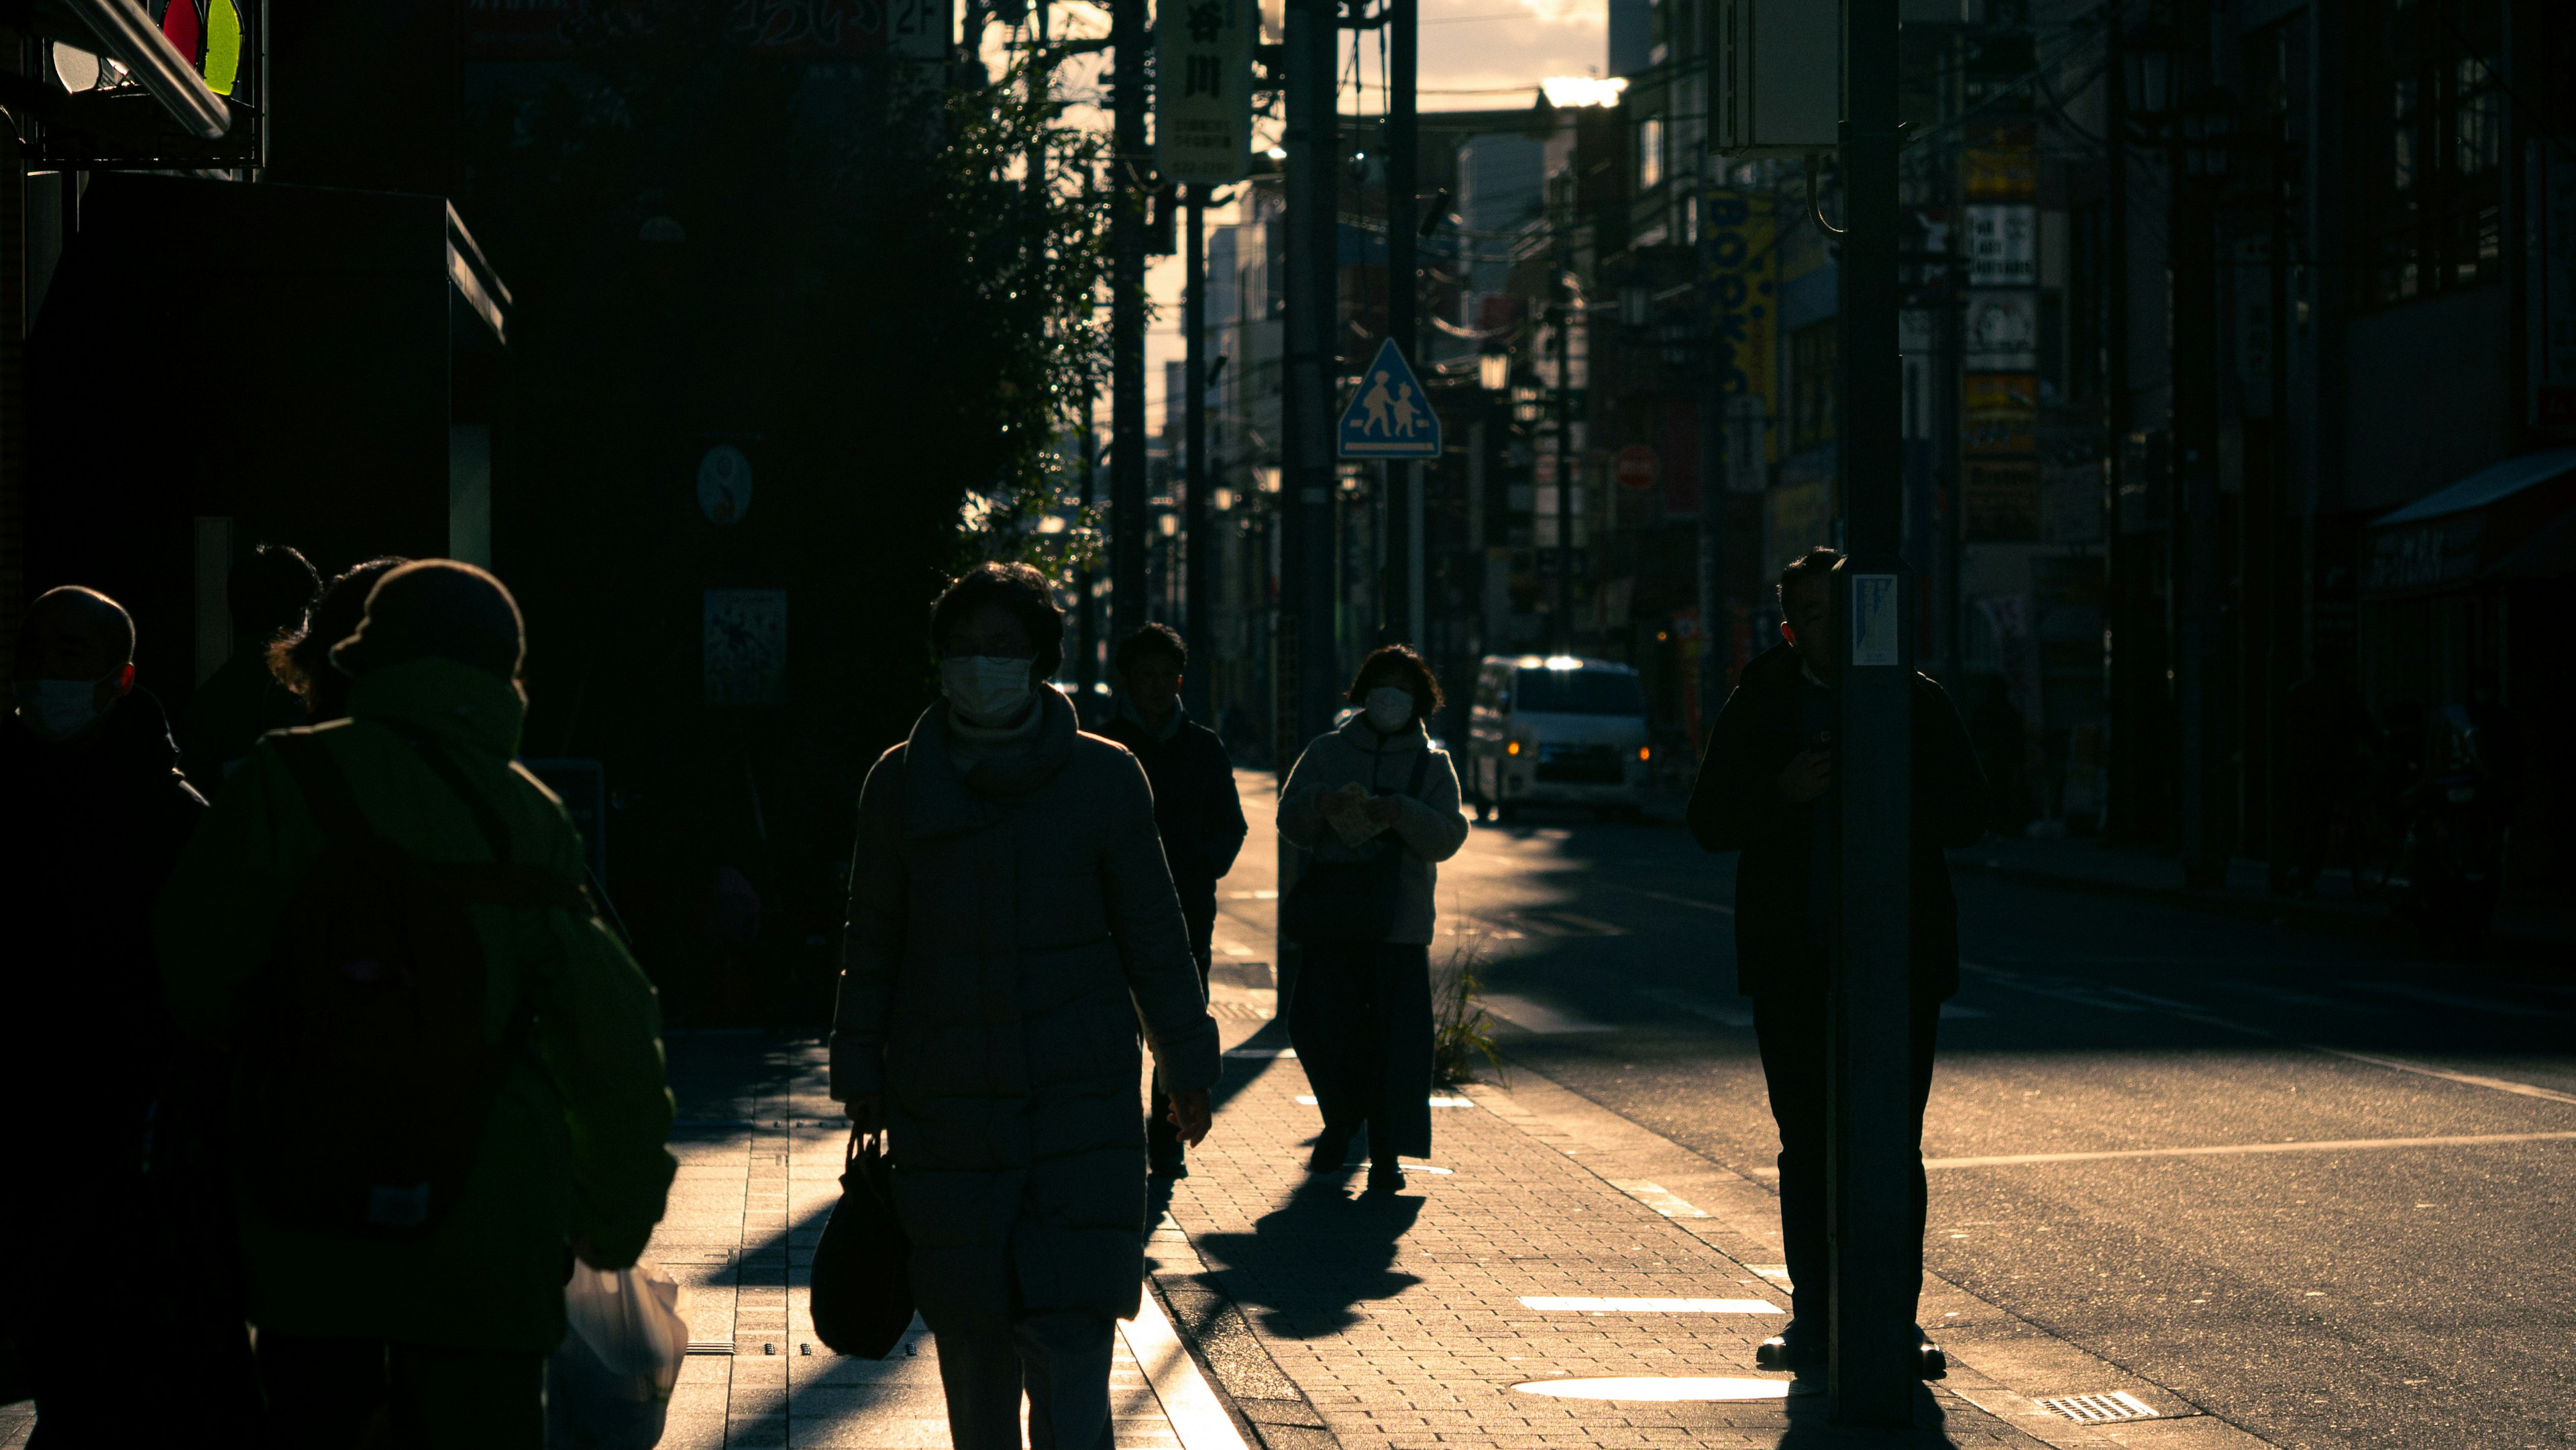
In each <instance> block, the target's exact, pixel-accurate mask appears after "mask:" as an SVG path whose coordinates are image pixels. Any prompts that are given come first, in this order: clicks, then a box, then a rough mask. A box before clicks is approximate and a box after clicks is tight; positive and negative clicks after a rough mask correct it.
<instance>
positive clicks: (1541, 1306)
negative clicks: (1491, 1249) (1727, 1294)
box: [1521, 1294, 1780, 1314]
mask: <svg viewBox="0 0 2576 1450" xmlns="http://www.w3.org/2000/svg"><path fill="white" fill-rule="evenodd" d="M1521 1307H1522V1308H1525V1309H1536V1310H1538V1311H1539V1312H1541V1313H1543V1314H1777V1313H1779V1312H1780V1306H1779V1305H1777V1304H1774V1303H1772V1302H1771V1301H1770V1300H1768V1299H1558V1298H1549V1297H1544V1296H1534V1295H1528V1294H1524V1295H1522V1296H1521Z"/></svg>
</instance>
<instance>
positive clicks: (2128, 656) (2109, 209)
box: [2102, 0, 2145, 840]
mask: <svg viewBox="0 0 2576 1450" xmlns="http://www.w3.org/2000/svg"><path fill="white" fill-rule="evenodd" d="M2122 9H2123V5H2122V0H2106V3H2105V4H2104V5H2103V7H2102V24H2103V26H2104V31H2103V34H2104V36H2105V55H2106V59H2105V61H2104V66H2103V76H2104V85H2105V87H2106V89H2105V90H2104V92H2103V96H2104V102H2103V132H2104V135H2105V136H2106V137H2107V138H2108V141H2109V144H2108V146H2107V147H2106V148H2105V149H2106V150H2107V151H2108V152H2109V155H2108V156H2107V158H2106V160H2107V161H2108V163H2109V165H2108V168H2107V169H2106V171H2105V172H2104V176H2103V193H2102V272H2103V278H2102V286H2103V294H2102V301H2103V309H2102V311H2103V315H2102V432H2103V446H2104V451H2105V454H2106V457H2105V459H2104V461H2103V474H2102V559H2103V571H2104V573H2105V574H2106V575H2107V576H2108V577H2107V578H2106V579H2105V580H2104V584H2105V586H2106V587H2105V588H2104V590H2103V594H2104V597H2105V599H2106V600H2107V601H2108V606H2109V612H2110V620H2109V623H2110V627H2111V628H2110V656H2111V657H2110V660H2109V661H2108V663H2107V665H2106V668H2105V676H2106V678H2105V680H2104V689H2105V690H2106V692H2107V693H2108V694H2109V695H2110V708H2111V739H2110V751H2109V756H2110V759H2109V761H2108V765H2109V775H2110V781H2109V784H2110V792H2109V800H2108V806H2109V810H2108V817H2109V819H2108V821H2107V833H2108V834H2109V835H2111V836H2113V837H2115V838H2120V839H2128V840H2134V839H2136V838H2137V836H2138V833H2139V832H2138V822H2139V820H2140V815H2141V813H2140V810H2139V800H2138V792H2139V789H2140V782H2139V771H2138V760H2139V744H2140V740H2139V736H2140V733H2141V727H2142V725H2143V723H2144V720H2145V716H2144V713H2143V712H2142V711H2141V710H2140V709H2139V708H2138V703H2139V701H2138V690H2139V670H2140V669H2141V668H2142V666H2143V665H2144V663H2145V661H2144V660H2143V659H2142V658H2141V650H2140V646H2141V644H2142V643H2143V641H2142V640H2141V639H2140V637H2139V636H2140V635H2141V634H2142V633H2143V632H2144V631H2143V630H2142V628H2141V623H2142V621H2140V619H2139V618H2138V610H2137V607H2136V604H2135V601H2134V599H2133V590H2134V586H2133V584H2132V582H2131V576H2133V575H2134V574H2136V573H2137V569H2138V560H2137V546H2136V545H2134V544H2132V543H2130V542H2128V541H2127V540H2126V539H2125V538H2123V537H2122V535H2121V531H2120V516H2121V512H2122V509H2121V504H2120V494H2121V489H2122V488H2123V486H2124V485H2125V484H2127V483H2128V482H2129V480H2128V478H2127V474H2126V454H2127V452H2128V441H2129V426H2130V425H2129V148H2128V132H2129V109H2128V87H2129V82H2128V70H2127V60H2126V58H2125V56H2124V55H2123V54H2122V52H2123V50H2124V49H2125V47H2126V37H2125V35H2124V34H2123V30H2124V22H2123V20H2122V18H2121V11H2122Z"/></svg>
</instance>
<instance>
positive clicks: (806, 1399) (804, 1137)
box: [645, 1033, 1197, 1450]
mask: <svg viewBox="0 0 2576 1450" xmlns="http://www.w3.org/2000/svg"><path fill="white" fill-rule="evenodd" d="M670 1049H671V1053H670V1056H671V1077H672V1086H673V1090H674V1092H675V1093H676V1094H677V1095H678V1097H679V1100H680V1105H681V1115H680V1120H679V1125H678V1127H677V1129H676V1130H675V1131H674V1133H673V1134H672V1144H671V1149H672V1153H673V1154H674V1156H676V1157H677V1158H678V1159H679V1160H680V1172H679V1177H678V1180H677V1181H676V1182H674V1183H673V1184H672V1188H671V1202H670V1209H669V1212H668V1213H667V1214H666V1215H665V1216H664V1218H663V1220H662V1224H661V1227H659V1228H658V1229H656V1230H655V1231H654V1234H653V1242H652V1246H651V1247H650V1248H648V1249H647V1250H646V1251H645V1257H646V1258H647V1259H648V1260H650V1261H652V1262H655V1263H659V1264H661V1265H663V1266H664V1267H665V1268H667V1269H668V1270H669V1271H670V1273H671V1275H672V1277H673V1278H675V1279H678V1280H679V1281H680V1290H681V1293H680V1313H681V1316H682V1317H683V1318H685V1319H686V1320H688V1322H689V1337H690V1340H691V1342H692V1345H693V1347H694V1348H696V1349H698V1350H699V1351H700V1352H693V1353H692V1354H691V1355H690V1356H689V1362H688V1367H687V1369H686V1370H685V1371H684V1372H683V1373H682V1375H681V1377H680V1384H679V1388H678V1389H677V1390H676V1391H674V1392H673V1394H672V1396H671V1412H670V1420H669V1424H668V1428H667V1429H666V1430H665V1431H664V1433H663V1436H662V1444H663V1445H664V1446H665V1447H669V1450H717V1447H732V1446H786V1447H804V1446H831V1447H885V1450H938V1447H944V1446H946V1445H947V1444H948V1416H947V1410H946V1407H945V1405H944V1404H943V1402H942V1400H941V1397H940V1389H939V1362H938V1350H937V1348H936V1346H935V1345H933V1343H932V1342H931V1337H930V1335H929V1333H928V1331H926V1330H925V1329H923V1328H922V1326H921V1323H920V1321H919V1320H915V1321H914V1322H913V1329H912V1333H911V1334H910V1335H909V1336H907V1337H906V1339H905V1341H904V1344H903V1346H902V1348H901V1349H899V1350H898V1351H897V1352H896V1353H895V1354H894V1355H892V1356H891V1357H889V1358H887V1359H885V1360H863V1359H845V1358H842V1357H841V1356H839V1355H836V1354H834V1353H832V1352H831V1351H830V1350H829V1349H827V1348H825V1347H824V1346H823V1344H822V1342H821V1341H820V1340H818V1339H817V1338H816V1337H815V1334H814V1321H813V1318H812V1314H811V1308H810V1303H809V1297H808V1295H809V1286H810V1282H811V1281H810V1278H809V1275H810V1272H811V1270H812V1267H813V1260H814V1245H815V1242H816V1241H817V1240H818V1239H819V1238H820V1237H821V1236H822V1230H823V1223H824V1220H825V1219H826V1218H827V1217H829V1216H830V1213H831V1210H832V1205H833V1203H834V1202H835V1201H837V1200H838V1198H839V1196H840V1176H841V1164H842V1150H843V1145H844V1144H845V1143H846V1142H847V1140H848V1135H849V1128H848V1123H847V1121H846V1120H845V1119H843V1118H842V1117H841V1115H840V1110H839V1106H838V1105H837V1104H835V1103H833V1102H832V1101H831V1100H830V1097H829V1095H828V1092H827V1088H828V1078H827V1059H826V1056H825V1053H824V1049H823V1046H822V1044H821V1043H819V1042H816V1041H813V1040H810V1039H804V1040H792V1039H780V1038H777V1037H772V1036H766V1035H754V1034H748V1033H744V1034H701V1035H698V1036H694V1037H685V1038H675V1039H674V1040H673V1041H672V1042H671V1044H670ZM1134 1337H1135V1336H1134V1334H1133V1333H1132V1331H1131V1332H1130V1333H1128V1334H1122V1336H1121V1337H1120V1339H1119V1340H1118V1342H1117V1344H1116V1346H1115V1352H1116V1358H1115V1360H1114V1361H1113V1364H1112V1368H1111V1375H1110V1393H1111V1414H1112V1416H1113V1417H1114V1418H1115V1420H1116V1425H1115V1431H1116V1437H1117V1442H1118V1445H1119V1447H1120V1450H1184V1445H1183V1441H1182V1439H1181V1437H1180V1435H1179V1433H1178V1432H1177V1431H1176V1430H1175V1429H1174V1426H1173V1422H1172V1418H1171V1417H1170V1416H1169V1415H1168V1414H1167V1413H1166V1412H1165V1410H1164V1408H1163V1405H1162V1402H1161V1398H1160V1397H1159V1396H1158V1393H1157V1389H1156V1386H1155V1384H1154V1383H1152V1382H1151V1381H1150V1380H1149V1378H1148V1376H1147V1374H1146V1372H1145V1369H1144V1367H1142V1366H1141V1365H1140V1364H1139V1363H1138V1361H1137V1357H1136V1354H1135V1353H1134V1352H1133V1351H1132V1350H1131V1346H1130V1341H1131V1339H1133V1338H1134ZM1163 1389H1164V1392H1166V1393H1168V1392H1170V1391H1171V1389H1172V1386H1170V1385H1169V1384H1166V1385H1164V1387H1163ZM1190 1450H1197V1447H1190Z"/></svg>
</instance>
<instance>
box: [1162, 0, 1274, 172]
mask: <svg viewBox="0 0 2576 1450" xmlns="http://www.w3.org/2000/svg"><path fill="white" fill-rule="evenodd" d="M1155 8H1156V12H1157V13H1156V14H1155V17H1154V168H1155V169H1156V170H1157V171H1159V172H1161V173H1162V177H1163V180H1165V181H1179V182H1185V183H1187V184H1189V185H1192V186H1218V185H1222V184H1224V183H1226V182H1229V181H1241V180H1242V179H1243V178H1244V177H1245V176H1246V175H1248V174H1249V173H1250V172H1251V169H1252V45H1253V41H1254V40H1255V39H1256V38H1257V35H1258V32H1259V31H1260V29H1261V10H1260V7H1259V5H1258V4H1257V3H1256V0H1162V3H1161V4H1160V5H1158V6H1156V7H1155Z"/></svg>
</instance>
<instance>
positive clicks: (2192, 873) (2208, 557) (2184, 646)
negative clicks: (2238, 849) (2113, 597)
mask: <svg viewBox="0 0 2576 1450" xmlns="http://www.w3.org/2000/svg"><path fill="white" fill-rule="evenodd" d="M2175 9H2176V12H2177V13H2176V20H2177V22H2178V23H2177V25H2176V27H2175V28H2176V31H2177V33H2179V34H2180V35H2181V36H2182V37H2183V46H2182V49H2180V50H2179V51H2177V52H2176V53H2175V55H2174V62H2175V78H2176V80H2177V81H2178V82H2180V84H2179V85H2178V87H2177V95H2178V96H2179V97H2180V98H2181V101H2182V105H2183V107H2184V108H2185V110H2186V111H2188V110H2189V109H2190V108H2192V107H2195V106H2198V105H2201V104H2203V101H2204V88H2205V87H2206V86H2207V85H2208V82H2209V74H2210V72H2209V40H2208V37H2209V5H2208V0H2180V3H2178V4H2177V5H2176V7H2175ZM2187 129H2188V128H2187V127H2179V126H2178V127H2176V128H2175V137H2174V145H2173V147H2172V149H2171V151H2169V152H2168V153H2167V154H2168V155H2169V157H2170V158H2171V165H2172V178H2173V213H2172V221H2171V225H2170V229H2169V230H2168V233H2167V235H2168V237H2169V238H2170V241H2169V243H2168V246H2169V247H2170V249H2171V251H2172V261H2171V265H2172V268H2173V294H2172V295H2173V442H2174V446H2173V475H2174V499H2173V509H2172V515H2171V517H2172V524H2171V528H2170V533H2171V539H2172V549H2173V553H2174V558H2173V574H2172V578H2173V587H2172V600H2173V621H2174V631H2173V633H2174V643H2175V644H2176V646H2178V649H2177V655H2176V659H2175V661H2174V665H2175V670H2174V707H2175V713H2176V715H2177V717H2178V723H2179V725H2180V726H2181V728H2180V729H2179V730H2178V731H2176V732H2175V733H2176V737H2177V740H2178V743H2179V744H2180V746H2181V751H2180V759H2179V760H2177V762H2176V773H2175V780H2174V784H2175V787H2176V789H2177V793H2178V796H2179V801H2180V805H2181V812H2180V814H2181V827H2182V830H2181V834H2182V841H2181V845H2182V868H2183V880H2184V882H2185V883H2186V884H2188V885H2192V886H2217V885H2220V884H2223V883H2224V882H2225V881H2226V879H2227V856H2228V831H2227V826H2228V821H2227V814H2226V810H2225V803H2226V801H2227V800H2228V799H2229V798H2230V794H2231V793H2230V792H2229V791H2228V790H2227V789H2226V783H2227V778H2228V772H2227V771H2226V769H2225V764H2226V759H2227V742H2226V738H2225V735H2226V730H2225V724H2224V721H2225V714H2224V710H2223V704H2222V696H2223V687H2224V680H2223V679H2222V673H2223V672H2222V671H2221V670H2220V668H2219V655H2220V646H2221V640H2222V630H2223V628H2224V619H2223V610H2224V608H2225V603H2224V601H2223V599H2222V598H2221V596H2220V580H2219V577H2218V573H2219V550H2218V259H2217V245H2218V236H2217V225H2216V219H2215V217H2214V215H2213V211H2214V207H2213V205H2212V202H2213V197H2212V195H2211V192H2212V189H2213V187H2212V181H2213V178H2211V177H2208V176H2204V175H2201V174H2200V172H2201V171H2202V169H2203V161H2204V159H2205V157H2206V156H2207V155H2209V154H2210V153H2207V152H2204V151H2198V150H2195V149H2194V148H2192V147H2191V146H2189V145H2187V144H2185V137H2184V132H2185V131H2186V130H2187ZM2218 154H2221V155H2223V154H2224V153H2223V152H2221V153H2218Z"/></svg>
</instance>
